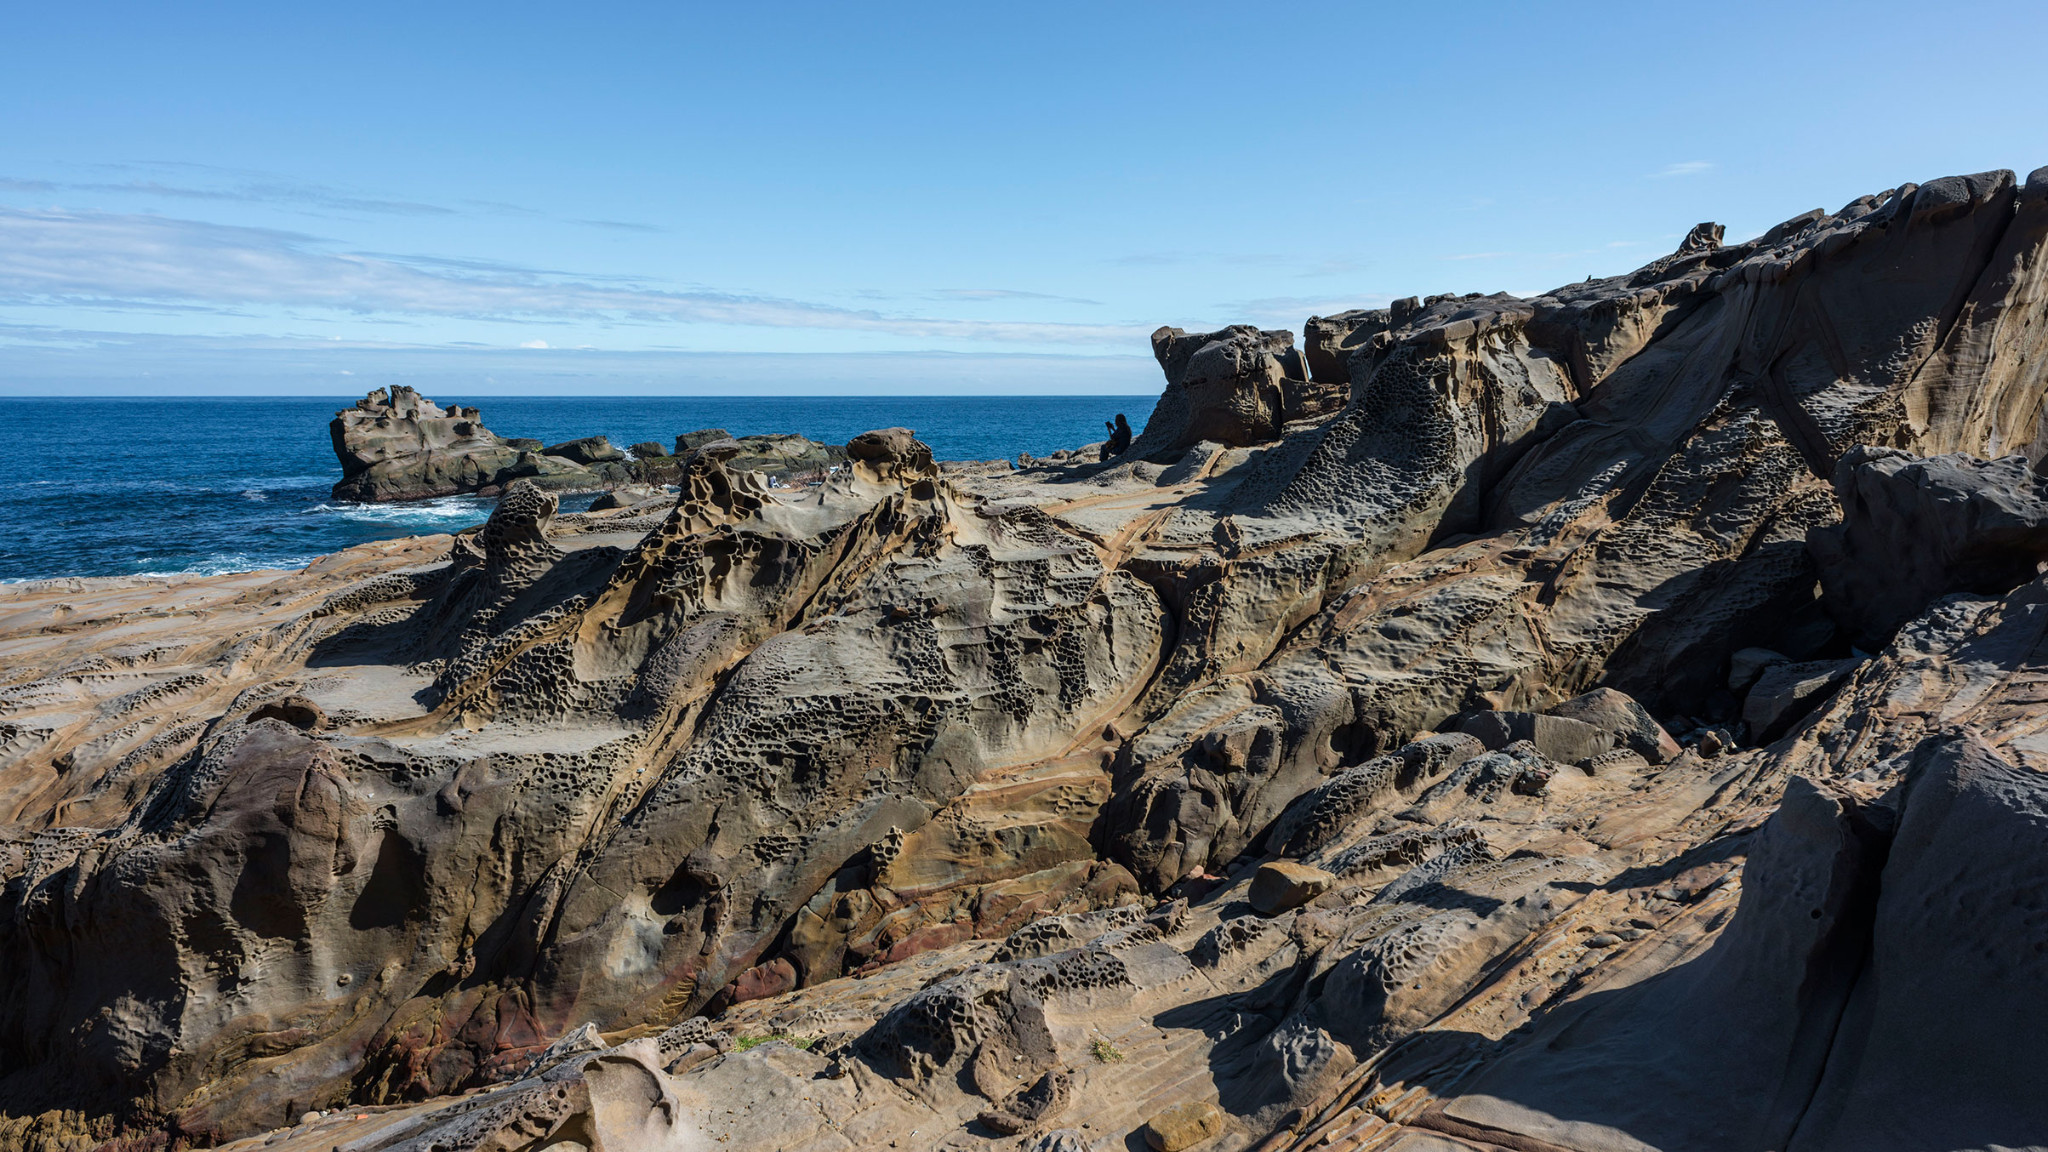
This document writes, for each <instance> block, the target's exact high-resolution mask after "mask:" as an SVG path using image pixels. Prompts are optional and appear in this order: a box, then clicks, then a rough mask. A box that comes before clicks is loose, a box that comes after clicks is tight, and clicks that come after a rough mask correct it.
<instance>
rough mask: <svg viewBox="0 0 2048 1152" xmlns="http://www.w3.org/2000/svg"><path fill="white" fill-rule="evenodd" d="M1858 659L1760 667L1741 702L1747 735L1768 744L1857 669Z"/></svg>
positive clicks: (1789, 728) (1759, 742) (1787, 729)
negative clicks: (1754, 680)
mask: <svg viewBox="0 0 2048 1152" xmlns="http://www.w3.org/2000/svg"><path fill="white" fill-rule="evenodd" d="M1858 663H1860V661H1857V660H1810V661H1807V662H1806V663H1803V664H1773V665H1771V666H1770V667H1768V668H1766V669H1764V670H1763V673H1762V674H1761V675H1759V676H1758V677H1757V679H1756V684H1755V686H1753V687H1751V688H1750V690H1749V698H1748V699H1747V700H1744V701H1743V702H1742V722H1743V723H1744V724H1747V725H1749V735H1750V739H1752V740H1754V741H1756V742H1757V743H1758V744H1768V743H1769V742H1771V741H1773V740H1776V739H1777V738H1778V737H1780V736H1783V735H1784V734H1785V733H1786V732H1787V731H1790V730H1791V727H1792V725H1793V723H1794V722H1795V721H1797V720H1798V719H1799V718H1800V717H1802V716H1804V715H1806V714H1807V713H1808V712H1811V711H1812V710H1813V706H1814V705H1815V704H1818V703H1820V701H1821V700H1822V699H1823V698H1825V697H1827V696H1828V695H1829V694H1831V693H1833V692H1834V690H1835V689H1836V688H1839V687H1840V686H1841V684H1842V682H1843V681H1844V680H1847V679H1848V678H1849V674H1850V673H1851V672H1854V671H1855V670H1856V666H1857V664H1858Z"/></svg>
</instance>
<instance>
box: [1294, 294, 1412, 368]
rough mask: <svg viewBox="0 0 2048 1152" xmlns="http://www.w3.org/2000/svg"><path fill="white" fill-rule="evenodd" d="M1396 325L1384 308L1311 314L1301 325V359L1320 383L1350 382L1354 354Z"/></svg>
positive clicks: (1390, 314)
mask: <svg viewBox="0 0 2048 1152" xmlns="http://www.w3.org/2000/svg"><path fill="white" fill-rule="evenodd" d="M1392 326H1393V315H1392V313H1391V312H1390V311H1389V310H1388V309H1385V308H1360V309H1356V310H1354V311H1350V312H1339V313H1337V314H1336V315H1335V316H1311V317H1309V318H1308V322H1307V323H1305V324H1303V325H1302V326H1301V343H1302V349H1301V354H1302V359H1303V360H1305V361H1307V363H1308V375H1309V379H1311V380H1313V381H1315V382H1316V383H1318V384H1343V385H1345V386H1347V387H1348V386H1349V385H1350V383H1351V367H1350V362H1351V354H1352V353H1353V352H1356V351H1358V350H1359V349H1360V348H1363V347H1365V346H1366V345H1367V344H1368V343H1370V342H1371V340H1372V338H1373V337H1375V336H1377V335H1379V334H1380V333H1382V332H1385V331H1386V330H1387V329H1388V328H1390V327H1392Z"/></svg>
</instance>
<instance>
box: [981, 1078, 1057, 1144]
mask: <svg viewBox="0 0 2048 1152" xmlns="http://www.w3.org/2000/svg"><path fill="white" fill-rule="evenodd" d="M1073 1095H1074V1081H1073V1077H1071V1076H1068V1075H1067V1074H1066V1073H1065V1072H1062V1071H1060V1070H1059V1069H1057V1068H1055V1069H1053V1070H1052V1071H1050V1072H1047V1073H1046V1074H1045V1075H1043V1076H1040V1077H1039V1078H1038V1082H1037V1083H1036V1084H1033V1085H1032V1086H1031V1087H1029V1088H1026V1089H1024V1090H1023V1091H1021V1092H1018V1093H1017V1094H1016V1095H1014V1096H1011V1097H1010V1098H1009V1099H1007V1100H1005V1101H1003V1102H1002V1103H1001V1104H999V1105H997V1106H996V1107H994V1108H990V1109H988V1110H987V1111H984V1112H983V1113H982V1114H981V1115H980V1116H979V1117H978V1119H979V1120H980V1121H981V1122H982V1123H983V1124H986V1125H988V1126H989V1127H990V1128H993V1129H995V1130H996V1131H998V1132H1001V1133H1002V1134H1003V1135H1005V1136H1015V1135H1018V1134H1020V1133H1024V1132H1029V1131H1032V1130H1033V1129H1035V1128H1037V1127H1038V1126H1039V1125H1041V1124H1044V1123H1045V1122H1046V1121H1048V1120H1051V1119H1052V1118H1053V1117H1055V1116H1057V1115H1059V1114H1060V1113H1062V1112H1064V1111H1066V1110H1067V1102H1068V1101H1069V1100H1071V1099H1072V1098H1073Z"/></svg>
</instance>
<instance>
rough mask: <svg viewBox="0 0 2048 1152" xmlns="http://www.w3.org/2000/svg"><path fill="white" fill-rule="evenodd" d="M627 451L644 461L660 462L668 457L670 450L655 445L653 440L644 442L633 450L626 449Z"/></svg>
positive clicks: (632, 448)
mask: <svg viewBox="0 0 2048 1152" xmlns="http://www.w3.org/2000/svg"><path fill="white" fill-rule="evenodd" d="M626 451H628V452H631V453H632V454H633V455H634V456H636V457H638V458H639V459H642V460H658V459H660V458H661V457H663V456H666V455H668V449H666V448H663V447H662V446H661V445H659V444H657V443H655V442H654V441H652V440H642V441H641V442H639V443H638V444H635V445H633V446H632V447H631V448H628V449H626Z"/></svg>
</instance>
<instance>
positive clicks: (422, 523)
mask: <svg viewBox="0 0 2048 1152" xmlns="http://www.w3.org/2000/svg"><path fill="white" fill-rule="evenodd" d="M491 507H492V502H491V501H489V500H485V499H481V498H479V497H475V496H443V497H440V498H439V499H435V500H421V501H419V502H417V503H412V504H315V505H313V506H312V507H311V508H307V509H305V510H304V511H302V512H301V513H300V515H302V516H336V517H339V518H341V519H343V520H351V521H354V522H356V523H358V524H391V525H396V526H400V527H419V528H431V529H434V530H446V529H448V528H450V527H463V526H467V525H470V524H480V523H482V522H483V521H485V520H487V519H489V518H490V515H491Z"/></svg>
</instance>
